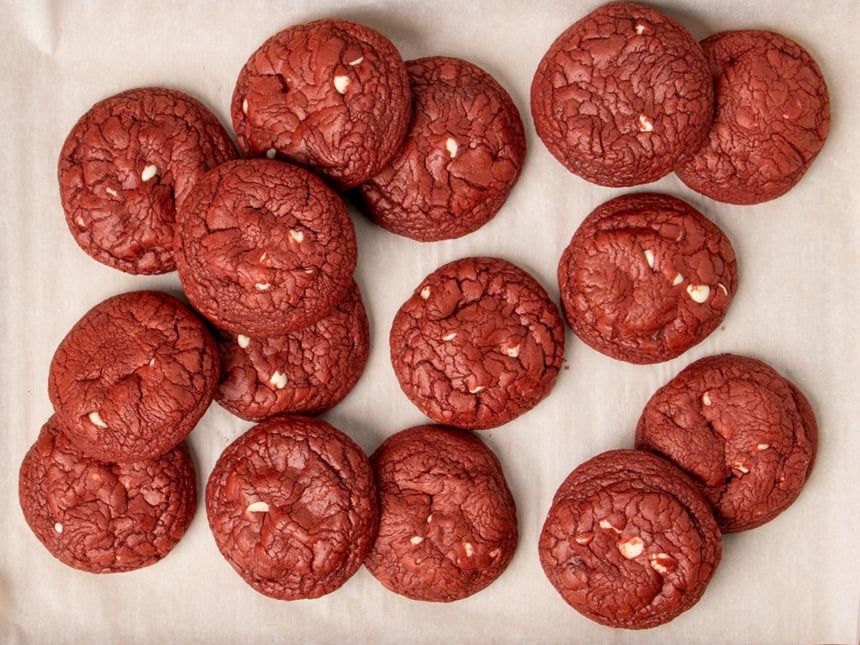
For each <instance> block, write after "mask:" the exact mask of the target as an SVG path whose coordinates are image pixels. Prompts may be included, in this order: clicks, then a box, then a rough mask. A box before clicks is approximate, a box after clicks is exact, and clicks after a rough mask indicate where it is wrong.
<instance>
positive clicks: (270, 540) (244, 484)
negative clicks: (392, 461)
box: [206, 416, 379, 600]
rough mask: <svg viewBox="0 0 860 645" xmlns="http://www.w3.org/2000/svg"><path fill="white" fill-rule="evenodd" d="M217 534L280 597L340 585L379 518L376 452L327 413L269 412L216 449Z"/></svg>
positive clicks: (211, 511) (245, 573)
mask: <svg viewBox="0 0 860 645" xmlns="http://www.w3.org/2000/svg"><path fill="white" fill-rule="evenodd" d="M206 512H207V515H208V518H209V527H210V529H211V531H212V535H213V537H214V538H215V543H216V544H217V546H218V549H219V550H220V551H221V554H222V555H223V556H224V558H225V559H226V560H227V561H228V562H229V563H230V565H231V566H232V567H233V569H234V570H235V571H236V572H237V573H238V574H239V576H241V577H242V579H243V580H245V582H247V583H248V584H249V585H250V586H251V587H252V588H254V589H255V590H256V591H258V592H260V593H261V594H264V595H266V596H270V597H272V598H277V599H280V600H297V599H301V598H318V597H319V596H322V595H324V594H327V593H330V592H332V591H334V590H335V589H338V588H339V587H341V586H342V585H343V584H344V583H345V582H346V581H347V580H348V579H349V578H350V577H351V576H352V575H353V574H354V573H355V572H356V571H357V570H358V568H359V567H360V566H361V563H362V562H363V561H364V558H365V557H366V556H367V553H368V551H369V550H370V547H371V545H372V544H373V539H374V538H375V537H376V530H377V525H378V520H379V517H378V507H377V502H376V488H375V485H374V481H373V471H372V469H371V467H370V460H369V459H368V457H367V455H365V454H364V452H362V450H361V448H359V446H358V445H356V444H355V442H353V441H352V440H351V439H350V438H349V437H347V436H346V435H345V434H344V433H342V432H341V431H340V430H337V429H336V428H334V427H333V426H331V425H329V424H328V423H326V422H325V421H322V420H321V419H314V418H310V417H299V416H279V417H272V418H271V419H268V420H266V421H264V422H262V423H260V424H258V425H256V426H254V427H252V428H251V429H250V430H248V431H247V432H245V433H244V434H243V435H241V436H240V437H239V438H238V439H236V440H235V441H234V442H233V443H231V444H230V445H229V446H228V447H227V449H226V450H224V452H223V453H222V454H221V456H220V457H219V458H218V461H217V463H216V464H215V467H214V469H213V470H212V473H211V474H210V476H209V480H208V482H207V484H206Z"/></svg>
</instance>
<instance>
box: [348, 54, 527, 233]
mask: <svg viewBox="0 0 860 645" xmlns="http://www.w3.org/2000/svg"><path fill="white" fill-rule="evenodd" d="M406 68H407V70H408V71H409V77H410V79H411V81H412V96H413V117H412V122H411V124H410V126H409V130H408V132H407V133H406V140H405V142H404V144H403V146H402V147H401V148H400V151H399V152H398V153H397V154H396V155H395V157H394V159H392V160H391V162H390V163H389V164H388V165H387V166H386V167H385V168H384V169H383V170H382V171H381V172H380V173H379V174H377V175H376V176H374V177H373V178H372V179H371V180H369V181H368V182H366V183H364V184H362V185H361V187H360V193H361V199H362V202H363V205H364V209H365V211H366V212H367V213H368V215H369V216H370V218H371V219H372V220H373V221H374V222H376V223H377V224H379V225H380V226H382V227H383V228H385V229H386V230H388V231H391V232H393V233H397V234H398V235H403V236H405V237H409V238H412V239H415V240H420V241H422V242H433V241H437V240H446V239H453V238H457V237H461V236H463V235H466V234H468V233H471V232H473V231H475V230H477V229H479V228H480V227H481V226H483V225H484V224H486V223H487V222H488V221H489V220H490V219H491V218H492V217H493V216H494V215H495V214H496V212H498V210H499V209H500V208H501V207H502V204H504V202H505V200H506V199H507V197H508V194H509V193H510V191H511V189H512V188H513V185H514V183H515V182H516V180H517V178H518V177H519V174H520V170H521V169H522V166H523V162H524V161H525V154H526V140H525V134H524V130H523V123H522V120H521V119H520V114H519V111H518V110H517V107H516V105H515V104H514V102H513V100H511V97H510V95H509V94H508V93H507V91H506V90H505V89H504V88H503V87H502V86H501V85H499V83H498V82H497V81H496V80H495V79H494V78H493V77H492V76H491V75H490V74H488V73H487V72H485V71H484V70H482V69H481V68H479V67H478V66H476V65H474V64H473V63H470V62H468V61H465V60H462V59H459V58H450V57H445V56H432V57H428V58H419V59H418V60H413V61H409V62H407V64H406Z"/></svg>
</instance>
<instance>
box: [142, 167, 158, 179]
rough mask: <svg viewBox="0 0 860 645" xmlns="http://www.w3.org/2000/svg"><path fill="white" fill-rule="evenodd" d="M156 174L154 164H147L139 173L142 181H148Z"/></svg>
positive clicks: (156, 168)
mask: <svg viewBox="0 0 860 645" xmlns="http://www.w3.org/2000/svg"><path fill="white" fill-rule="evenodd" d="M157 174H158V166H156V165H155V164H149V165H148V166H146V167H145V168H144V169H143V172H142V173H140V178H141V180H142V181H149V180H150V179H152V178H153V177H155V176H156V175H157Z"/></svg>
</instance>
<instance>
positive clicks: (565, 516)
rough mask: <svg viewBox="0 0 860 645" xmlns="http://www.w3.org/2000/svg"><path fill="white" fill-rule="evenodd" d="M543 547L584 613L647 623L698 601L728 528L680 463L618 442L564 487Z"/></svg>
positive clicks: (557, 580)
mask: <svg viewBox="0 0 860 645" xmlns="http://www.w3.org/2000/svg"><path fill="white" fill-rule="evenodd" d="M538 553H539V556H540V562H541V566H542V567H543V570H544V573H545V574H546V576H547V578H548V579H549V581H550V582H551V583H552V585H553V586H554V587H555V589H556V591H558V592H559V594H560V595H561V597H562V598H563V599H564V600H565V602H567V603H568V604H569V605H571V606H572V607H573V608H574V609H576V610H577V611H578V612H580V613H581V614H582V615H584V616H586V617H588V618H590V619H591V620H593V621H595V622H598V623H601V624H603V625H608V626H610V627H622V628H626V629H645V628H650V627H656V626H657V625H661V624H664V623H667V622H669V621H670V620H672V619H673V618H675V617H676V616H678V614H680V613H682V612H684V611H686V610H688V609H690V608H691V607H692V606H693V605H695V604H696V602H698V601H699V599H700V598H701V596H702V594H703V593H704V591H705V588H706V587H707V585H708V582H710V580H711V577H712V576H713V574H714V572H715V570H716V568H717V565H718V563H719V561H720V558H721V556H722V537H721V534H720V529H719V527H718V526H717V523H716V520H715V519H714V517H713V515H712V514H711V509H710V507H709V505H708V502H707V501H706V500H705V498H704V497H703V496H702V494H701V493H700V492H699V490H698V489H697V488H696V486H695V484H693V482H692V481H691V480H690V479H689V478H688V477H687V476H686V475H685V474H684V473H683V472H681V471H680V470H679V469H678V468H676V467H675V466H673V465H672V464H671V463H669V462H668V461H666V460H664V459H661V458H660V457H657V456H656V455H652V454H650V453H648V452H644V451H641V450H614V451H609V452H605V453H602V454H600V455H597V456H596V457H594V458H592V459H590V460H588V461H586V462H585V463H583V464H581V465H580V466H578V467H577V468H576V469H574V470H573V472H571V473H570V475H568V477H567V478H566V479H565V480H564V482H563V483H562V484H561V486H560V487H559V488H558V490H557V491H556V493H555V496H554V498H553V501H552V505H551V506H550V509H549V512H548V513H547V517H546V521H545V523H544V525H543V529H542V531H541V534H540V540H539V542H538Z"/></svg>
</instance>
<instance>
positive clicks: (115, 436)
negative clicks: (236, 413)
mask: <svg viewBox="0 0 860 645" xmlns="http://www.w3.org/2000/svg"><path fill="white" fill-rule="evenodd" d="M217 384H218V349H217V346H216V344H215V339H214V338H213V337H212V335H211V334H210V333H209V331H208V329H207V328H206V326H205V325H204V323H203V321H202V320H200V319H199V318H198V317H197V316H196V315H195V314H194V312H192V311H191V310H190V309H189V308H188V307H186V306H185V305H184V304H183V303H182V302H180V301H179V300H177V299H176V298H174V297H173V296H170V295H168V294H166V293H161V292H158V291H132V292H128V293H124V294H120V295H118V296H114V297H112V298H108V299H107V300H104V301H103V302H101V303H99V304H97V305H96V306H95V307H93V308H92V309H90V310H89V311H88V312H87V313H86V314H84V316H83V317H82V318H81V319H80V320H79V321H78V322H77V323H75V325H74V326H73V327H72V329H71V330H70V331H69V332H68V334H66V336H65V338H63V340H62V341H61V342H60V344H59V346H58V347H57V350H56V351H55V353H54V356H53V359H52V361H51V367H50V372H49V374H48V395H49V396H50V399H51V403H53V405H54V410H55V411H56V414H57V416H58V417H59V418H60V419H61V420H62V422H63V427H64V430H65V432H66V433H67V434H68V435H69V438H70V439H71V440H72V442H73V443H74V444H75V445H77V446H78V448H80V449H81V451H83V452H84V453H86V454H88V455H90V456H91V457H94V458H96V459H101V460H103V461H110V462H127V461H138V460H142V459H151V458H154V457H157V456H158V455H161V454H164V453H165V452H167V451H168V450H170V449H171V448H173V447H174V446H176V445H177V444H178V443H179V442H180V441H182V440H183V439H184V438H185V437H186V436H187V435H188V433H189V432H191V430H192V429H193V428H194V426H195V425H196V424H197V422H198V421H199V420H200V418H201V417H202V416H203V414H204V413H205V412H206V410H207V409H208V407H209V404H210V403H211V402H212V397H213V396H214V393H215V387H216V386H217Z"/></svg>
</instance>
